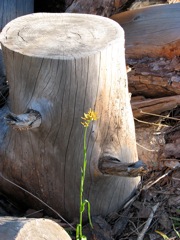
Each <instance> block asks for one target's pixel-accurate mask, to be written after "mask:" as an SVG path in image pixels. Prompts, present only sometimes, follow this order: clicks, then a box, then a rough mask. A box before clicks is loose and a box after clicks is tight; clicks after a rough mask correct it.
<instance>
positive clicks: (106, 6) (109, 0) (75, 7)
mask: <svg viewBox="0 0 180 240" xmlns="http://www.w3.org/2000/svg"><path fill="white" fill-rule="evenodd" d="M113 8H114V0H97V1H94V0H88V1H84V0H74V1H73V2H72V4H71V5H70V6H69V7H68V8H67V9H66V12H69V13H70V12H71V13H89V14H96V15H101V16H105V17H109V16H110V15H111V13H112V10H113Z"/></svg>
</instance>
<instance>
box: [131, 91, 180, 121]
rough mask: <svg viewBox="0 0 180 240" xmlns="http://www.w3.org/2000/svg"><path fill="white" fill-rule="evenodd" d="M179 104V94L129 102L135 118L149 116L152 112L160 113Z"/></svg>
mask: <svg viewBox="0 0 180 240" xmlns="http://www.w3.org/2000/svg"><path fill="white" fill-rule="evenodd" d="M178 105H180V95H176V96H171V97H163V98H154V99H147V100H141V101H133V98H132V102H131V106H132V110H133V116H134V117H135V118H143V117H146V118H147V117H150V116H153V114H161V113H162V112H166V111H168V110H171V109H173V108H175V107H177V106H178Z"/></svg>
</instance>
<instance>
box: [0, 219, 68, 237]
mask: <svg viewBox="0 0 180 240" xmlns="http://www.w3.org/2000/svg"><path fill="white" fill-rule="evenodd" d="M0 239H3V240H15V239H16V240H24V239H51V240H57V239H62V240H71V238H70V236H69V235H68V234H67V232H66V231H65V230H64V229H63V228H62V227H61V226H60V225H59V224H57V223H56V222H54V221H52V220H49V219H43V218H39V219H28V218H15V217H14V218H12V217H1V219H0Z"/></svg>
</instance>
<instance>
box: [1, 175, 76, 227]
mask: <svg viewBox="0 0 180 240" xmlns="http://www.w3.org/2000/svg"><path fill="white" fill-rule="evenodd" d="M0 177H1V178H3V179H4V180H5V181H7V182H9V183H11V184H12V185H14V186H16V187H18V188H19V189H21V190H23V191H24V192H26V193H28V194H29V195H31V196H32V197H33V198H35V199H37V200H38V201H39V202H41V203H42V204H43V205H45V206H46V207H48V208H49V209H50V210H51V211H52V212H54V213H55V214H56V215H57V216H58V217H59V218H61V220H63V221H64V222H65V223H67V224H68V225H69V226H70V227H71V228H72V229H73V230H75V228H74V227H73V226H72V225H71V224H70V223H69V222H68V221H67V220H66V219H64V218H63V217H62V216H61V215H60V214H59V213H58V212H57V211H56V210H54V209H53V208H52V207H50V206H49V205H48V204H47V203H45V202H44V201H43V200H41V199H40V198H38V197H37V196H35V195H34V194H32V193H31V192H29V191H28V190H26V189H24V188H22V187H21V186H19V185H17V184H16V183H14V182H12V181H10V180H9V179H7V178H6V177H4V176H3V175H2V173H0Z"/></svg>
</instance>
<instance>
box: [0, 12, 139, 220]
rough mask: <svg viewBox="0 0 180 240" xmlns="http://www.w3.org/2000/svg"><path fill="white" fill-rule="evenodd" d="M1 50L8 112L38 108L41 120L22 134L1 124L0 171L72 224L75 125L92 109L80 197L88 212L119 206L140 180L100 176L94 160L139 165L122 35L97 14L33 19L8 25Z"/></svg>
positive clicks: (76, 177) (78, 160)
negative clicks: (96, 116) (105, 158)
mask: <svg viewBox="0 0 180 240" xmlns="http://www.w3.org/2000/svg"><path fill="white" fill-rule="evenodd" d="M7 29H8V31H7ZM54 29H56V31H55V30H54ZM2 48H3V53H4V57H5V63H6V66H7V78H8V81H9V84H10V86H11V87H10V97H9V102H10V110H11V112H13V113H14V114H16V115H18V116H19V115H21V114H23V113H25V112H27V109H33V110H36V111H37V112H39V113H40V115H41V117H42V123H41V125H40V127H38V128H35V129H29V130H27V131H26V130H25V131H17V130H14V129H12V128H11V127H7V126H6V124H5V123H1V124H2V126H1V128H0V129H1V134H0V135H1V136H2V137H1V145H0V146H1V148H0V157H1V165H0V171H1V173H2V174H3V175H4V176H6V177H7V178H9V179H10V180H12V181H14V182H15V183H17V184H19V185H21V186H22V187H24V188H26V189H27V190H29V191H30V192H32V193H34V194H35V195H37V196H38V197H39V198H41V199H42V200H44V201H45V202H46V203H48V204H49V205H50V206H51V207H53V208H54V209H55V210H57V211H58V212H59V213H60V214H61V215H63V217H64V218H66V219H68V220H69V221H73V220H74V219H75V218H77V217H78V213H79V186H80V175H81V170H80V168H81V166H82V160H83V131H84V129H83V126H82V125H81V124H80V122H81V116H83V113H84V112H87V111H88V110H89V108H90V107H91V108H93V109H94V110H95V111H96V112H98V114H99V120H98V121H96V122H94V123H93V124H92V125H91V126H90V128H89V129H88V135H87V143H88V146H87V159H88V165H87V173H86V180H85V191H84V196H85V198H87V199H88V200H89V201H90V203H91V213H92V215H98V214H100V215H103V216H104V215H106V214H108V213H110V212H112V211H115V210H117V209H118V208H120V206H121V205H122V204H123V203H124V201H125V200H126V199H127V198H128V197H129V196H130V195H131V193H132V192H133V190H134V189H135V188H136V185H137V184H138V182H139V178H138V177H137V178H123V177H117V176H113V175H109V176H104V175H103V174H102V173H101V171H100V170H99V168H98V163H99V158H103V156H110V157H112V158H117V159H119V160H120V161H121V162H122V163H128V162H132V163H133V162H136V161H137V150H136V141H135V131H134V123H133V116H132V110H131V106H130V97H129V93H128V87H127V74H126V66H125V55H124V33H123V30H122V29H121V28H120V27H119V25H118V24H117V23H115V22H114V21H111V20H110V19H106V18H102V17H99V16H93V15H85V14H45V13H44V14H34V15H29V16H25V17H21V18H18V19H16V20H14V21H12V22H11V23H10V24H8V25H7V26H6V28H5V29H4V30H3V40H2ZM4 115H5V113H4ZM13 116H14V115H13ZM21 117H22V115H21ZM0 188H1V190H3V191H4V192H6V193H11V194H12V195H14V196H16V197H17V198H18V197H19V199H23V200H24V201H25V202H27V203H30V202H31V204H32V199H30V198H29V197H28V196H27V195H25V194H24V192H22V191H20V190H18V189H17V188H15V187H14V186H11V185H10V184H8V185H7V183H6V182H4V181H1V182H0ZM41 207H42V206H41ZM85 218H86V217H85Z"/></svg>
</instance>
